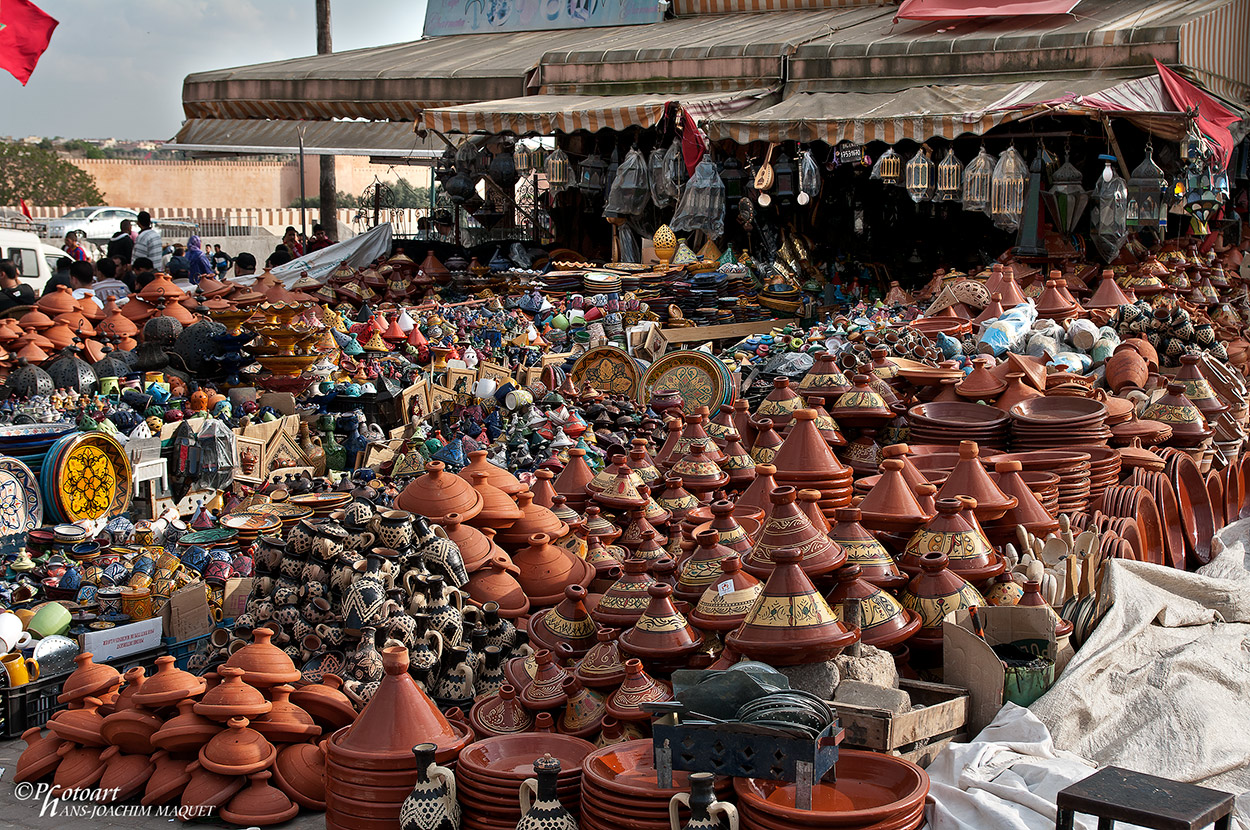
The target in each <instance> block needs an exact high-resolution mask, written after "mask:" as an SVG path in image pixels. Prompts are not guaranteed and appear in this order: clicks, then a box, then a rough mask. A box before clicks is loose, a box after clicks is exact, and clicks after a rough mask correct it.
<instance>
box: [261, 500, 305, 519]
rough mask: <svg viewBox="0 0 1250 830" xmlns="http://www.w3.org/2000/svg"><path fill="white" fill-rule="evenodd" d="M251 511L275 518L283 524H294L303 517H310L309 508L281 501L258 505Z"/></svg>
mask: <svg viewBox="0 0 1250 830" xmlns="http://www.w3.org/2000/svg"><path fill="white" fill-rule="evenodd" d="M252 510H253V511H254V512H256V513H268V514H269V515H271V516H277V517H278V518H279V519H281V520H282V521H284V522H294V521H298V520H299V519H302V518H304V517H305V516H311V515H312V508H311V507H301V506H300V505H298V504H289V503H287V502H282V501H275V502H269V503H268V504H258V505H256V506H255V507H253V508H252Z"/></svg>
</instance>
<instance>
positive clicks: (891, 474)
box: [859, 458, 930, 533]
mask: <svg viewBox="0 0 1250 830" xmlns="http://www.w3.org/2000/svg"><path fill="white" fill-rule="evenodd" d="M903 467H904V463H903V461H901V460H900V459H898V458H887V459H885V460H884V461H882V462H881V478H879V479H877V483H876V484H874V485H873V487H872V489H871V490H869V491H868V495H866V496H864V499H863V501H861V502H860V503H859V511H860V523H861V524H862V525H863V526H864V527H866V528H869V529H870V530H877V531H883V532H889V533H911V532H912V531H914V530H915V529H916V528H918V527H920V526H921V525H923V524H924V523H925V522H927V521H928V520H929V518H930V515H929V514H928V513H926V512H925V510H924V509H923V508H922V507H921V505H920V502H919V501H917V500H916V494H915V493H914V492H913V491H912V488H911V487H910V486H909V485H908V483H907V479H905V478H903Z"/></svg>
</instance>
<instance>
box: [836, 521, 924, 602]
mask: <svg viewBox="0 0 1250 830" xmlns="http://www.w3.org/2000/svg"><path fill="white" fill-rule="evenodd" d="M861 516H862V514H861V513H860V509H859V508H858V507H839V508H838V509H837V511H836V512H835V513H834V518H835V519H836V523H835V524H834V526H833V529H832V530H830V531H829V538H831V539H833V540H834V541H835V542H837V543H838V547H840V548H842V552H843V553H845V554H846V565H855V566H857V567H858V568H859V574H858V578H859V579H861V580H863V581H864V582H868V583H870V584H872V585H876V586H877V587H878V588H884V589H886V590H894V589H896V588H901V587H903V586H904V585H906V584H907V580H908V577H907V576H906V575H905V574H904V573H902V572H901V571H899V569H898V565H897V564H895V562H894V557H892V556H890V552H889V551H887V550H886V548H885V545H883V544H881V542H879V541H878V540H877V537H875V536H873V535H872V534H871V533H869V532H868V531H867V530H866V529H865V528H864V526H863V525H862V524H860V518H861ZM846 565H844V567H845V566H846Z"/></svg>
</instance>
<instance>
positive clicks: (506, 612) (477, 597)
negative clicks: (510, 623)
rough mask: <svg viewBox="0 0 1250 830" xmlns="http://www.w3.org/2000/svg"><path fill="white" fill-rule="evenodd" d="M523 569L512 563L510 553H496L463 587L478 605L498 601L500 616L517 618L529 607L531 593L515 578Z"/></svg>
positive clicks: (511, 618)
mask: <svg viewBox="0 0 1250 830" xmlns="http://www.w3.org/2000/svg"><path fill="white" fill-rule="evenodd" d="M520 573H521V569H520V568H518V567H517V566H516V565H514V564H513V563H512V560H510V559H509V558H508V556H507V554H503V553H500V554H495V555H492V556H491V557H490V559H489V560H487V562H486V563H485V564H484V565H483V566H482V567H480V568H479V569H478V570H476V571H474V572H473V573H472V575H470V576H469V581H468V583H466V584H465V586H464V590H465V591H466V592H468V594H469V599H470V601H471V602H473V603H474V604H475V605H485V604H486V603H488V602H495V603H498V604H499V616H501V617H503V618H505V619H510V620H514V619H516V618H517V617H521V616H524V615H525V614H527V613H528V612H529V610H530V601H529V597H527V596H526V595H525V590H524V589H523V588H522V587H521V584H520V583H519V582H517V581H516V578H517V576H519V575H520Z"/></svg>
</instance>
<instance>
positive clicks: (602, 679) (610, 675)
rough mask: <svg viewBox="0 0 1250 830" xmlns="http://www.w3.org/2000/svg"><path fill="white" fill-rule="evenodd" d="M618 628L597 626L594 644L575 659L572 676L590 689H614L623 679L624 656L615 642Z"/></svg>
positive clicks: (618, 631)
mask: <svg viewBox="0 0 1250 830" xmlns="http://www.w3.org/2000/svg"><path fill="white" fill-rule="evenodd" d="M620 634H621V632H620V629H617V628H603V627H601V628H599V630H598V631H597V632H596V634H595V640H596V642H595V645H594V646H592V647H591V649H590V650H589V651H587V652H586V654H585V655H584V656H583V657H582V659H581V660H579V661H577V666H576V667H574V669H573V676H574V677H576V678H577V679H578V680H580V681H581V683H582V685H583V686H586V687H587V688H591V689H615V688H616V687H617V686H619V685H620V684H621V681H623V680H624V679H625V657H624V656H623V655H622V654H621V649H620V646H619V645H618V643H617V640H618V638H619V637H620Z"/></svg>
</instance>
